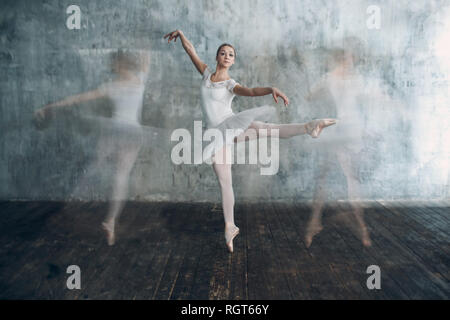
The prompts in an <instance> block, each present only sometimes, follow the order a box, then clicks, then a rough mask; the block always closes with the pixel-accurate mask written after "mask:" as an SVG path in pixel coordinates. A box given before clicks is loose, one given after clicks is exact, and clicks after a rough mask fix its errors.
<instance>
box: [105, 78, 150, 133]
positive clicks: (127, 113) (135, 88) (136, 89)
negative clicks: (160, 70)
mask: <svg viewBox="0 0 450 320" xmlns="http://www.w3.org/2000/svg"><path fill="white" fill-rule="evenodd" d="M137 75H138V78H139V82H136V83H135V82H131V81H120V80H119V81H112V82H108V83H106V84H104V85H102V86H100V88H99V89H100V91H102V93H103V94H104V95H105V96H107V97H108V98H109V99H111V102H112V106H113V111H112V118H113V119H115V120H118V121H121V122H126V123H127V124H131V125H140V121H141V113H142V103H143V99H144V89H145V81H146V79H147V74H146V73H144V72H138V74H137Z"/></svg>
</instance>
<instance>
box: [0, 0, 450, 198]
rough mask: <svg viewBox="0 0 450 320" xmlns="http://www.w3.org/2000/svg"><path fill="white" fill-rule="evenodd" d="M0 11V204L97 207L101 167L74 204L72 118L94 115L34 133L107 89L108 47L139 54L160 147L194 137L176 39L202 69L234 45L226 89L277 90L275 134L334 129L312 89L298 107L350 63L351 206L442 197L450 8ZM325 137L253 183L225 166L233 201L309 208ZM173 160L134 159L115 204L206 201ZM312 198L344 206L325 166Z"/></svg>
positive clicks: (80, 162) (385, 4)
mask: <svg viewBox="0 0 450 320" xmlns="http://www.w3.org/2000/svg"><path fill="white" fill-rule="evenodd" d="M71 4H77V5H79V7H80V9H81V29H80V30H69V29H68V28H67V27H66V19H67V18H68V16H69V15H68V14H66V8H67V7H68V6H69V5H71ZM370 5H377V6H378V7H379V8H380V28H379V29H369V28H368V27H367V20H368V19H369V18H370V17H371V13H367V11H366V10H367V8H368V6H370ZM0 7H1V10H0V70H1V73H2V77H1V78H0V83H1V84H0V114H1V117H0V198H1V199H69V198H73V197H81V198H84V199H108V198H109V194H110V189H111V187H110V186H111V183H112V178H111V177H112V174H113V172H114V166H113V165H112V163H113V161H109V160H108V159H107V160H106V161H105V162H103V163H102V164H101V166H98V167H96V168H95V170H94V172H95V174H94V175H93V176H92V177H90V178H89V179H90V180H88V181H89V183H88V184H87V186H89V187H83V188H82V189H83V190H81V191H82V192H81V193H79V194H75V195H74V190H75V189H76V186H77V185H79V183H80V181H81V179H82V177H83V175H84V174H85V173H86V167H87V166H88V165H89V163H91V162H92V159H93V157H94V155H95V151H96V148H97V145H96V141H97V140H96V137H97V132H96V130H95V128H93V127H92V126H89V125H88V124H86V123H85V122H83V121H81V120H80V117H79V116H80V114H104V115H106V116H107V110H108V103H107V102H105V101H96V102H90V103H85V104H80V105H77V106H74V108H72V109H70V110H69V111H67V112H60V113H58V114H56V116H55V119H54V120H53V121H52V122H51V123H50V125H49V126H48V127H47V128H46V129H45V130H37V129H36V128H35V127H34V126H33V125H32V119H33V112H34V111H35V110H37V109H38V108H39V107H41V106H43V105H44V104H46V103H49V102H52V101H56V100H59V99H62V98H64V97H67V96H70V95H73V94H77V93H80V92H84V91H87V90H91V89H95V88H96V87H97V86H99V85H100V84H101V83H103V82H104V81H107V80H108V79H110V78H111V71H110V69H109V54H110V53H111V52H114V51H115V50H117V49H118V48H129V49H145V50H149V51H150V54H151V63H150V76H149V79H148V81H147V83H146V91H145V100H144V106H143V124H144V125H146V126H149V127H159V128H163V129H164V130H166V132H169V133H170V132H171V131H172V130H173V129H175V128H192V122H193V121H194V120H199V119H201V109H200V96H199V86H200V79H201V76H200V75H199V74H198V73H197V72H196V70H195V69H194V67H193V66H192V64H191V63H190V60H189V58H188V57H187V55H186V54H185V53H184V51H183V49H182V47H181V45H180V43H179V42H178V41H177V42H176V43H175V44H170V45H168V44H167V43H166V42H165V41H164V40H163V39H162V37H163V35H164V34H165V33H167V32H169V31H172V30H174V29H176V28H180V29H182V30H183V31H184V33H185V34H186V35H187V36H188V38H189V39H190V40H191V41H192V43H193V44H194V45H195V47H196V49H197V52H198V54H199V56H200V57H201V58H202V59H203V60H204V61H205V62H206V63H207V64H209V65H210V66H211V67H212V68H214V67H215V64H214V62H215V60H214V58H215V52H216V49H217V47H218V45H220V44H221V43H222V42H229V43H232V44H233V45H235V47H236V50H237V63H236V64H235V65H234V66H233V68H232V69H231V76H232V77H233V78H235V79H236V80H237V81H238V82H240V83H241V84H243V85H246V86H250V87H251V86H276V87H278V88H280V89H281V90H283V91H284V92H285V93H286V94H287V95H288V96H289V98H290V100H291V105H290V106H289V108H288V109H287V110H284V111H283V108H281V107H280V108H279V110H280V112H279V118H278V120H277V121H279V122H303V121H307V120H310V119H313V118H317V117H331V116H336V110H337V109H336V108H337V106H341V105H345V103H348V102H346V100H345V99H344V98H342V96H336V95H334V96H333V94H332V92H331V90H327V88H326V86H325V90H323V93H322V94H319V95H318V96H317V98H315V99H311V100H308V99H306V98H305V97H306V96H307V95H308V94H309V93H310V92H311V91H312V90H313V88H314V87H315V86H317V84H320V83H323V79H324V78H325V76H326V74H327V72H328V71H330V70H331V69H330V68H331V65H330V56H331V53H332V52H334V51H333V50H336V49H339V48H345V49H349V48H350V49H351V51H352V53H353V54H354V57H355V58H356V59H357V60H358V65H357V66H356V68H355V69H354V70H353V72H354V73H356V74H357V75H358V77H359V79H360V80H361V83H362V84H363V86H361V87H360V88H359V89H353V88H345V90H348V94H350V95H353V98H354V100H352V101H354V103H357V104H358V108H359V110H360V116H361V119H362V120H361V121H362V122H361V123H362V124H363V125H362V127H363V128H364V133H365V136H364V148H363V149H362V151H361V152H360V154H359V158H357V161H356V164H355V168H356V169H355V170H356V172H357V173H358V179H359V180H360V181H361V183H362V195H361V196H362V197H363V198H366V199H411V198H417V199H448V198H449V160H448V159H449V143H448V141H449V139H450V133H449V131H450V130H449V120H448V119H449V118H450V117H449V105H450V104H449V101H450V100H449V82H448V81H449V71H450V63H449V61H450V48H449V45H448V43H449V39H450V26H449V21H450V2H449V1H429V0H423V1H414V2H410V1H376V0H372V1H363V0H361V1H317V0H309V1H308V0H303V1H292V0H289V1H273V0H259V1H210V0H205V1H174V0H164V1H156V0H155V1H146V0H145V1H144V0H129V1H116V0H114V1H98V0H96V1H92V0H90V1H87V0H76V1H65V0H63V1H56V0H55V1H2V2H1V4H0ZM349 39H350V40H351V41H350V42H348V41H349ZM349 43H350V44H349ZM355 90H356V91H355ZM342 99H343V100H342ZM355 101H356V102H355ZM264 104H272V105H273V104H274V103H273V101H272V98H271V97H270V96H266V97H258V98H245V97H237V98H236V99H235V100H234V104H233V108H234V110H235V111H241V110H244V109H246V108H249V107H255V106H259V105H264ZM105 110H106V111H105ZM330 132H331V131H330ZM324 133H326V132H324ZM163 136H164V135H163ZM331 136H332V134H331V133H330V134H328V137H331ZM321 138H322V137H321ZM323 138H324V139H323V141H320V140H321V139H318V140H312V139H311V138H310V137H307V136H301V137H296V138H293V139H290V140H283V141H281V142H280V153H281V159H280V169H279V172H278V174H277V175H274V176H261V175H260V174H259V172H260V171H259V168H258V167H257V166H256V165H253V166H248V165H236V166H234V168H233V179H234V189H235V193H236V198H237V200H239V201H242V200H249V201H254V200H269V201H272V200H273V201H275V200H283V201H288V200H292V199H311V198H312V195H313V191H314V187H315V181H316V177H317V174H318V173H319V172H320V169H319V168H320V166H319V164H320V163H319V162H320V159H321V157H322V156H323V150H324V149H327V148H329V147H330V146H332V145H333V144H334V142H333V139H328V140H327V138H326V135H324V136H323ZM327 141H328V142H327ZM173 145H174V143H171V142H170V141H169V140H168V139H165V140H164V141H158V142H157V143H153V144H152V145H149V144H147V145H146V146H145V147H144V148H143V150H142V151H141V153H140V155H139V157H138V160H137V163H136V165H135V167H134V169H133V171H132V173H131V177H130V191H129V199H140V200H169V201H217V200H219V199H220V193H219V188H218V185H217V181H216V178H215V175H214V173H213V170H212V168H211V167H210V166H208V165H206V164H202V165H196V166H194V165H180V166H175V165H173V164H172V163H171V161H170V148H171V147H172V146H173ZM334 164H336V163H334ZM326 185H327V186H328V187H329V193H328V194H329V197H330V198H333V199H334V198H345V197H346V193H345V191H346V183H345V178H344V174H343V173H342V170H339V167H338V166H337V165H336V166H335V167H333V168H332V170H331V172H330V173H329V175H328V176H327V179H326Z"/></svg>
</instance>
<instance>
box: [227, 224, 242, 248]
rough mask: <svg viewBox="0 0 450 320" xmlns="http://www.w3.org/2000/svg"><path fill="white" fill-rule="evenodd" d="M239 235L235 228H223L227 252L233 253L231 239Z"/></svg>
mask: <svg viewBox="0 0 450 320" xmlns="http://www.w3.org/2000/svg"><path fill="white" fill-rule="evenodd" d="M238 234H239V228H238V227H236V226H233V227H229V228H225V241H226V244H227V247H228V251H229V252H231V253H233V239H234V238H235V237H236V236H237V235H238Z"/></svg>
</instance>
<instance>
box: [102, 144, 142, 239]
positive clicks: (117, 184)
mask: <svg viewBox="0 0 450 320" xmlns="http://www.w3.org/2000/svg"><path fill="white" fill-rule="evenodd" d="M119 150H120V149H119ZM139 150H140V145H139V146H129V147H128V148H126V149H122V150H120V151H119V153H118V154H117V173H116V175H115V177H114V185H113V193H112V200H111V201H110V203H109V209H108V215H107V216H106V218H105V221H104V222H103V223H102V226H103V229H104V230H105V231H106V234H107V240H108V244H109V245H110V246H111V245H113V244H114V242H115V225H116V221H117V219H118V218H119V215H120V213H121V212H122V209H123V207H124V205H125V198H126V195H127V193H128V182H129V178H130V173H131V170H132V169H133V166H134V163H135V161H136V158H137V156H138V154H139Z"/></svg>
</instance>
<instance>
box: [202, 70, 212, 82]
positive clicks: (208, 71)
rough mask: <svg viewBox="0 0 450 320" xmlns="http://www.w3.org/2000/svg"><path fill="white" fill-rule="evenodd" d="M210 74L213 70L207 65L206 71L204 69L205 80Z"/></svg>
mask: <svg viewBox="0 0 450 320" xmlns="http://www.w3.org/2000/svg"><path fill="white" fill-rule="evenodd" d="M210 74H211V71H210V70H209V68H208V67H206V68H205V71H203V80H206V79H207V78H208V77H209V75H210Z"/></svg>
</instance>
